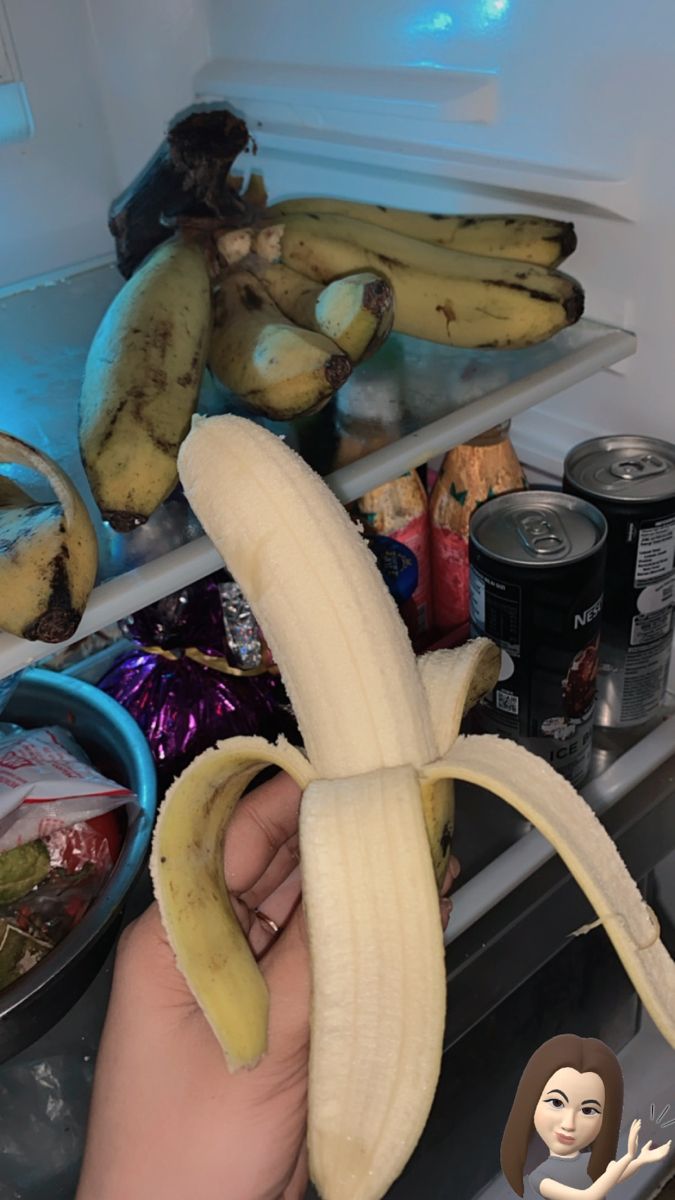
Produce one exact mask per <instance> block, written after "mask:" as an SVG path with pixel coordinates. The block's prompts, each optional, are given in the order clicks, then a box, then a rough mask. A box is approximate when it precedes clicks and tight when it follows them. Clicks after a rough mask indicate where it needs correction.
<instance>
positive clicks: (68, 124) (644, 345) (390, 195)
mask: <svg viewBox="0 0 675 1200" xmlns="http://www.w3.org/2000/svg"><path fill="white" fill-rule="evenodd" d="M5 6H6V9H7V16H8V19H9V24H10V27H11V32H12V36H13V40H14V47H15V51H16V57H17V61H18V63H19V65H20V70H21V76H22V79H23V81H24V84H25V86H26V89H27V93H28V97H29V101H30V103H31V106H32V110H33V118H34V124H35V134H34V137H33V138H32V139H30V140H27V141H24V142H20V143H17V142H14V143H7V144H2V143H1V142H0V175H1V177H2V188H1V189H0V213H1V215H2V220H1V221H0V287H1V286H2V285H3V284H4V285H7V284H11V283H14V282H15V281H17V280H19V279H21V278H27V277H33V276H36V275H39V274H42V273H45V272H53V271H57V272H58V271H59V270H61V269H62V268H64V267H67V266H68V265H70V264H74V263H83V262H86V261H88V260H91V259H94V258H96V257H97V256H99V255H105V254H106V253H109V252H110V249H111V243H110V239H109V237H108V234H107V229H106V211H107V206H108V203H109V201H110V199H111V198H112V196H114V195H115V194H116V193H117V192H119V191H120V190H121V188H122V187H123V186H124V185H125V184H126V183H128V182H129V180H130V179H131V177H132V175H133V174H134V173H135V172H136V171H137V170H138V169H139V167H141V166H142V164H143V162H144V161H145V160H146V159H147V157H148V156H149V155H150V154H151V153H152V151H153V150H154V148H155V146H156V145H157V144H158V142H159V140H160V139H161V136H162V133H163V130H164V127H165V124H166V121H167V120H168V119H169V117H170V116H171V115H173V113H174V112H175V111H176V110H177V109H179V108H181V107H182V106H184V105H185V104H188V103H189V102H190V101H191V100H192V99H194V98H195V97H198V98H219V99H224V100H227V101H229V102H230V103H231V104H232V105H233V106H234V107H235V108H237V109H238V110H239V111H240V112H242V113H243V115H244V116H245V117H246V118H247V120H248V121H249V125H250V128H251V131H252V133H253V134H254V135H255V137H256V141H257V145H258V153H257V156H256V158H255V159H253V158H252V157H251V158H249V159H248V160H244V163H243V165H244V166H245V167H247V166H248V165H249V164H255V166H256V169H261V170H263V171H264V174H265V177H266V180H267V183H268V188H269V191H270V194H271V196H272V197H273V198H277V197H281V196H285V195H293V194H295V195H299V194H310V195H311V194H318V195H321V194H323V195H336V196H343V197H351V198H354V199H362V200H370V201H376V202H380V203H386V204H398V205H401V206H409V207H414V208H421V209H428V210H431V211H453V210H456V211H462V210H464V211H470V212H480V211H509V212H515V211H517V210H524V209H526V210H530V211H534V212H540V213H546V214H552V215H556V216H561V217H570V218H572V219H573V220H574V221H575V224H576V226H577V231H578V235H579V249H578V250H577V252H576V254H575V255H574V257H573V258H572V259H571V261H570V263H569V269H570V270H571V272H572V273H573V274H575V275H576V276H577V277H578V278H579V279H580V280H581V282H582V283H583V284H584V286H585V288H586V292H587V313H588V315H589V316H591V317H594V318H596V319H598V320H601V321H607V322H610V323H613V324H619V325H623V326H625V327H627V328H631V329H634V330H635V331H636V332H637V334H638V353H637V355H636V357H635V358H634V359H632V360H629V361H627V362H626V363H625V364H622V365H621V366H620V367H619V368H618V369H617V370H613V371H611V372H610V371H606V372H603V373H601V374H600V375H599V376H597V377H595V378H594V379H593V380H591V381H589V382H587V383H584V384H583V385H579V386H577V387H576V388H574V389H571V390H569V391H567V392H566V393H564V394H562V395H560V396H558V397H556V398H555V399H553V400H551V401H548V402H546V403H544V404H542V405H540V406H539V407H538V408H537V409H536V410H533V411H531V412H529V413H527V414H526V415H525V416H523V417H521V418H518V419H517V421H516V422H515V433H516V441H517V443H518V446H519V449H520V450H521V453H522V454H523V456H524V457H525V458H527V459H528V461H531V462H534V463H536V464H537V465H538V466H540V467H543V468H547V467H548V468H549V469H552V470H555V469H557V467H558V466H559V463H560V460H561V458H562V455H563V454H564V451H565V449H566V448H567V447H568V446H569V445H571V444H572V443H573V442H575V441H577V440H579V439H580V438H581V437H585V436H590V435H592V434H594V433H596V432H603V431H605V432H609V431H620V430H624V431H631V430H632V431H636V430H637V431H640V432H644V433H651V434H655V435H658V436H661V437H665V438H668V439H671V440H675V418H674V417H673V404H672V401H671V387H672V383H671V381H672V379H673V377H675V299H674V298H673V289H672V286H671V278H672V276H671V272H672V271H673V264H674V263H675V238H674V237H673V233H672V229H673V210H674V209H675V154H673V152H672V145H671V143H672V131H671V123H672V119H673V113H675V72H673V70H672V54H673V46H675V4H673V0H651V2H650V4H649V5H647V6H645V7H644V8H638V6H637V5H635V4H634V3H632V2H630V3H629V0H592V3H589V2H588V0H564V2H563V0H545V2H544V0H448V3H447V4H446V5H444V6H441V5H440V4H439V5H438V6H435V5H434V4H433V3H429V4H424V3H419V2H418V3H415V2H414V0H369V3H368V4H365V5H363V4H362V5H358V6H357V5H353V7H352V8H350V5H349V3H344V2H342V3H338V4H331V5H328V4H326V3H322V2H319V3H317V2H316V0H284V3H283V4H281V3H279V0H247V3H246V4H245V5H244V4H241V3H238V2H236V0H211V2H210V3H209V0H116V2H115V3H114V4H110V3H109V0H59V3H58V4H54V3H53V0H5ZM0 98H1V89H0Z"/></svg>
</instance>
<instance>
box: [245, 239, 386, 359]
mask: <svg viewBox="0 0 675 1200" xmlns="http://www.w3.org/2000/svg"><path fill="white" fill-rule="evenodd" d="M248 261H249V262H250V263H251V270H252V271H253V272H254V274H255V275H256V276H257V278H258V279H260V281H261V283H263V284H264V286H265V289H266V291H267V292H269V294H270V296H271V297H272V299H273V300H274V303H275V304H276V305H277V307H278V308H280V309H281V311H282V313H283V314H284V316H286V317H288V318H289V319H290V320H291V321H294V322H295V324H296V325H303V326H304V327H305V328H306V329H314V330H316V331H317V332H318V333H323V334H325V336H326V337H328V338H330V339H331V340H332V341H333V342H335V344H336V346H339V347H340V349H341V350H344V352H345V354H347V355H348V357H349V358H350V359H351V361H352V362H353V363H356V362H359V361H360V360H361V359H363V358H368V357H369V356H370V355H371V354H374V353H375V351H376V350H379V348H380V346H381V345H382V344H383V342H384V341H385V339H386V338H387V337H388V335H389V333H390V332H391V329H392V326H393V323H394V292H393V289H392V287H391V284H390V283H389V281H388V280H387V279H385V278H384V276H383V275H376V274H375V273H374V272H373V271H360V272H358V273H357V274H355V275H343V276H342V278H341V279H334V280H333V282H332V283H329V284H328V285H327V286H324V285H323V284H319V283H312V282H311V281H310V280H309V279H307V276H306V275H301V274H300V273H299V272H298V271H294V270H293V269H292V268H291V267H286V266H284V264H283V263H269V262H267V261H266V260H265V259H263V258H260V257H257V256H253V257H252V258H251V259H250V260H248Z"/></svg>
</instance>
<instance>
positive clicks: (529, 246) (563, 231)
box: [267, 196, 577, 267]
mask: <svg viewBox="0 0 675 1200" xmlns="http://www.w3.org/2000/svg"><path fill="white" fill-rule="evenodd" d="M312 213H319V214H322V213H335V214H336V215H339V216H342V217H353V218H355V219H356V220H358V221H367V222H368V223H369V224H372V225H380V226H381V227H382V228H383V229H391V230H392V231H393V232H394V233H402V234H405V236H406V237H411V238H418V239H419V240H420V241H421V242H431V243H432V244H433V245H435V246H445V247H446V248H447V249H451V250H462V251H464V252H465V253H467V254H482V255H487V256H488V257H490V258H511V259H516V260H517V261H518V262H531V263H537V264H538V265H539V266H540V267H557V266H558V264H559V263H561V262H563V261H564V259H566V258H569V256H570V254H573V253H574V251H575V250H576V245H577V238H576V233H575V232H574V225H573V224H572V223H571V221H557V220H555V219H554V218H552V217H538V216H531V215H528V214H523V213H504V214H501V213H485V214H482V213H480V214H476V215H475V216H448V215H445V214H443V213H424V212H411V211H410V210H408V209H404V208H390V207H388V206H387V205H384V204H359V203H358V202H357V201H355V200H335V199H333V198H332V197H328V198H323V197H322V198H320V199H319V198H317V197H312V196H309V197H304V198H302V199H294V200H281V201H279V202H278V203H277V204H272V205H271V206H270V207H269V208H268V210H267V215H269V217H270V218H271V219H272V220H273V221H282V220H283V219H284V218H285V217H288V216H291V215H296V214H300V215H303V214H312Z"/></svg>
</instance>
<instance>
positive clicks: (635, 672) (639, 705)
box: [619, 638, 671, 725]
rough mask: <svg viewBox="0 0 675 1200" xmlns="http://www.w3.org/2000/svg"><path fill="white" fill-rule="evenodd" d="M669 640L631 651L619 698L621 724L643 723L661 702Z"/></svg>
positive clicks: (668, 658)
mask: <svg viewBox="0 0 675 1200" xmlns="http://www.w3.org/2000/svg"><path fill="white" fill-rule="evenodd" d="M670 648H671V647H670V638H666V639H665V640H663V641H660V642H657V643H656V644H655V645H651V646H640V647H636V648H635V649H630V650H629V651H628V654H627V655H626V666H625V670H624V676H623V692H622V696H621V715H620V718H619V723H620V724H621V725H631V724H633V723H634V722H639V721H644V720H645V719H646V718H647V717H648V716H649V715H650V713H652V712H654V711H655V710H656V709H657V708H658V707H659V704H660V703H661V698H662V696H663V691H664V688H665V684H666V675H667V673H668V666H669V664H670Z"/></svg>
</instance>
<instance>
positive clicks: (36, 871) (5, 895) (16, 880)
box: [0, 841, 50, 904]
mask: <svg viewBox="0 0 675 1200" xmlns="http://www.w3.org/2000/svg"><path fill="white" fill-rule="evenodd" d="M49 871H50V863H49V851H48V850H47V847H46V846H45V844H44V842H40V841H36V842H26V844H25V845H23V846H15V847H14V849H13V850H4V851H3V852H2V853H0V904H11V902H12V901H13V900H19V899H20V898H21V897H22V896H25V895H26V892H29V891H30V890H31V888H33V887H35V885H36V883H41V882H42V880H43V879H44V878H45V877H46V876H47V875H48V874H49Z"/></svg>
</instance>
